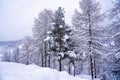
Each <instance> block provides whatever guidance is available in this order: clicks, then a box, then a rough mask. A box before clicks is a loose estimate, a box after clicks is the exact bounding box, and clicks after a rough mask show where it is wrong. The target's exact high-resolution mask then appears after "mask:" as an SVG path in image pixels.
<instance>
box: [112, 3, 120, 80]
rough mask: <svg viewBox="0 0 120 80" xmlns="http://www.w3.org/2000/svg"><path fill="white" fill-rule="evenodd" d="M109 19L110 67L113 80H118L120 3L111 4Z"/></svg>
mask: <svg viewBox="0 0 120 80" xmlns="http://www.w3.org/2000/svg"><path fill="white" fill-rule="evenodd" d="M110 19H111V22H112V24H111V25H110V37H111V43H112V44H113V45H112V50H113V51H114V52H113V56H115V58H113V62H112V63H113V64H112V67H111V72H112V73H113V74H114V78H115V80H119V79H120V65H119V63H120V56H119V55H120V2H119V1H117V2H115V3H113V8H112V9H111V10H110Z"/></svg>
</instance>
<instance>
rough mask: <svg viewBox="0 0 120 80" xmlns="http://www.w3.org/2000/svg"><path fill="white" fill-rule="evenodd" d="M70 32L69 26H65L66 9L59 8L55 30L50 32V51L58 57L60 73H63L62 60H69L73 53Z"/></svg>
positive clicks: (55, 16)
mask: <svg viewBox="0 0 120 80" xmlns="http://www.w3.org/2000/svg"><path fill="white" fill-rule="evenodd" d="M70 32H71V30H70V29H69V26H67V25H66V24H65V20H64V9H63V8H62V7H58V10H56V11H55V14H54V18H53V29H52V30H51V32H50V40H49V41H50V43H51V45H50V51H52V52H53V54H54V56H55V57H57V60H58V63H59V70H60V71H62V60H63V59H64V58H68V56H69V57H70V53H71V52H73V44H72V40H71V39H70ZM70 51H71V52H70ZM71 55H72V54H71Z"/></svg>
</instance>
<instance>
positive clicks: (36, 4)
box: [0, 0, 112, 41]
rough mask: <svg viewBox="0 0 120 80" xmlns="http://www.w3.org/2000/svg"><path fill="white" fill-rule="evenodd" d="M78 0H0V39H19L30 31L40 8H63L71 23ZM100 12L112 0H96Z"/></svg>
mask: <svg viewBox="0 0 120 80" xmlns="http://www.w3.org/2000/svg"><path fill="white" fill-rule="evenodd" d="M79 1H80V0H0V41H2V40H4V41H7V40H19V39H22V38H23V37H24V36H26V35H30V34H31V33H32V30H31V28H32V27H33V24H34V23H33V21H34V17H37V16H38V13H40V11H41V10H44V9H45V8H47V9H52V10H55V9H57V8H58V7H59V6H61V7H64V8H65V12H66V13H65V16H66V18H65V19H66V22H67V23H68V24H70V25H71V17H72V15H73V14H74V9H75V8H77V9H79ZM97 1H100V3H101V5H102V12H104V11H105V10H107V9H108V8H110V7H111V6H112V4H111V1H112V0H97Z"/></svg>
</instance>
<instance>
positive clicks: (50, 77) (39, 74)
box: [0, 62, 91, 80]
mask: <svg viewBox="0 0 120 80" xmlns="http://www.w3.org/2000/svg"><path fill="white" fill-rule="evenodd" d="M0 80H91V79H90V77H89V76H85V77H84V75H83V76H77V77H73V76H70V75H69V74H68V73H67V72H64V71H62V72H58V71H57V70H54V69H50V68H41V67H38V66H35V65H29V66H26V65H24V64H17V63H12V62H0Z"/></svg>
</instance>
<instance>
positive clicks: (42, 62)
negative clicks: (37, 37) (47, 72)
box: [41, 53, 44, 67]
mask: <svg viewBox="0 0 120 80" xmlns="http://www.w3.org/2000/svg"><path fill="white" fill-rule="evenodd" d="M43 57H44V55H43V53H42V56H41V60H42V61H41V62H42V63H41V64H42V67H44V60H43Z"/></svg>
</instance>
